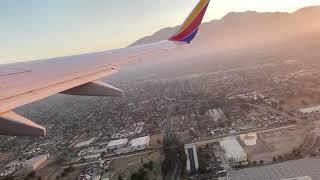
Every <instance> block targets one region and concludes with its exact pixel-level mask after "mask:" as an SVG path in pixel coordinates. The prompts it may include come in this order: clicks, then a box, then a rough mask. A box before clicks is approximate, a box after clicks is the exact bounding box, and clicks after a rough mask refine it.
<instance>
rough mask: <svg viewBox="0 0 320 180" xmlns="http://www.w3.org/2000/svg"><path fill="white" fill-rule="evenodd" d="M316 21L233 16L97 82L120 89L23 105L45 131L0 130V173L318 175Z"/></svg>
mask: <svg viewBox="0 0 320 180" xmlns="http://www.w3.org/2000/svg"><path fill="white" fill-rule="evenodd" d="M212 6H214V3H213V4H212ZM319 17H320V6H308V7H303V8H301V9H298V10H296V11H293V12H256V11H245V12H230V13H228V14H226V15H225V16H223V17H221V18H220V19H217V20H212V21H210V20H209V21H208V22H205V23H203V24H202V25H201V28H200V30H199V34H198V36H197V37H196V39H195V40H194V41H193V42H192V43H191V44H190V45H189V46H186V47H183V48H178V49H176V50H174V51H170V52H168V53H165V54H161V55H157V56H155V57H153V58H152V59H143V58H142V59H141V60H139V61H137V62H133V63H129V64H127V65H125V66H122V67H121V69H120V70H119V72H118V73H116V74H114V75H112V76H109V77H106V78H104V79H103V81H104V82H108V83H110V84H112V85H114V86H116V87H118V88H120V89H122V90H124V92H125V96H124V97H120V98H116V97H114V98H112V97H84V96H70V95H63V94H57V95H54V96H51V97H48V98H46V99H42V100H39V101H36V102H33V103H31V104H28V105H25V106H22V107H19V108H18V109H16V110H15V111H16V112H17V113H19V114H20V115H22V116H24V117H27V118H29V119H32V120H34V121H35V122H36V123H38V124H41V125H43V126H44V127H45V128H46V129H47V135H46V136H45V137H18V136H14V137H8V136H0V140H1V144H0V179H1V178H3V179H49V180H54V179H111V180H119V179H128V180H130V179H132V180H136V179H142V180H146V179H149V180H153V179H156V180H162V179H163V180H179V179H230V180H238V179H239V180H247V179H253V180H264V179H272V180H273V179H283V180H285V179H290V178H296V179H306V180H309V179H311V180H316V179H319V177H320V173H319V171H318V170H317V167H319V166H320V159H319V157H320V137H319V136H320V121H319V117H320V90H319V78H320V71H319V69H320V63H319V58H320V54H319V51H318V48H319V47H320V24H319V22H318V21H319V20H318V19H319ZM179 28H180V27H179V26H176V27H166V28H162V29H160V30H158V31H156V32H155V33H154V34H152V35H150V36H146V37H142V38H140V39H138V40H136V41H135V42H133V43H130V44H128V46H130V47H131V46H136V45H141V44H146V43H153V42H158V41H161V40H166V39H168V38H169V37H170V36H171V35H172V34H174V33H175V32H176V31H177V30H179Z"/></svg>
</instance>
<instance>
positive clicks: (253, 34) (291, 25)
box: [131, 6, 320, 51]
mask: <svg viewBox="0 0 320 180" xmlns="http://www.w3.org/2000/svg"><path fill="white" fill-rule="evenodd" d="M319 17H320V6H311V7H305V8H302V9H299V10H297V11H295V12H293V13H284V12H264V13H258V12H255V11H247V12H230V13H228V14H227V15H225V16H224V17H223V18H221V19H220V20H213V21H211V22H207V23H203V24H202V26H201V27H200V31H199V36H198V37H197V38H196V39H195V41H194V42H192V46H196V47H197V49H198V50H200V49H203V50H205V51H206V50H210V51H212V50H214V51H219V50H226V49H234V48H241V47H250V46H256V45H259V44H270V43H274V42H278V41H285V40H288V39H292V38H298V37H301V36H304V35H310V34H314V33H319V32H320V23H319ZM178 28H179V26H177V27H168V28H164V29H161V30H159V31H157V32H155V33H154V34H153V35H151V36H147V37H143V38H141V39H139V40H137V41H136V42H134V43H132V44H131V46H132V45H139V44H145V43H151V42H157V41H159V40H165V39H168V37H170V36H171V35H172V34H174V33H175V32H176V31H177V29H178Z"/></svg>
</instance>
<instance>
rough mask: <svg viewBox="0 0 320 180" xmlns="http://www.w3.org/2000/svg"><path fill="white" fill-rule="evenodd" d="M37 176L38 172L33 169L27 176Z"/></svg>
mask: <svg viewBox="0 0 320 180" xmlns="http://www.w3.org/2000/svg"><path fill="white" fill-rule="evenodd" d="M35 176H36V173H35V172H34V171H31V172H30V173H29V174H28V176H27V177H35Z"/></svg>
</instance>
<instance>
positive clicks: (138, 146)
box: [130, 136, 150, 151]
mask: <svg viewBox="0 0 320 180" xmlns="http://www.w3.org/2000/svg"><path fill="white" fill-rule="evenodd" d="M149 141H150V136H144V137H139V138H136V139H132V140H131V141H130V147H131V150H133V151H139V150H144V149H147V148H148V145H149Z"/></svg>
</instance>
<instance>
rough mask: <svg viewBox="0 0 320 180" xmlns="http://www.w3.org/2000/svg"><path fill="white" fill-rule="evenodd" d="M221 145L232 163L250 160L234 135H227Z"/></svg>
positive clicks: (227, 158)
mask: <svg viewBox="0 0 320 180" xmlns="http://www.w3.org/2000/svg"><path fill="white" fill-rule="evenodd" d="M220 147H221V148H222V149H223V150H224V151H225V157H226V160H227V161H228V162H229V163H230V164H232V165H236V164H239V163H241V162H246V161H247V160H248V158H247V153H246V152H245V151H244V149H243V148H242V146H241V145H240V143H239V142H238V140H237V139H236V137H234V136H233V137H226V138H224V139H223V140H222V141H220Z"/></svg>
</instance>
